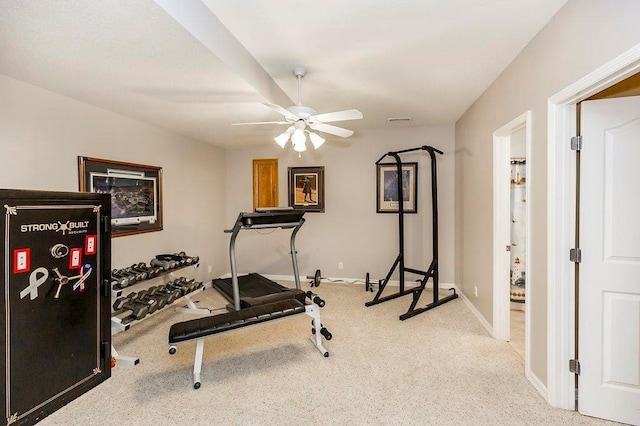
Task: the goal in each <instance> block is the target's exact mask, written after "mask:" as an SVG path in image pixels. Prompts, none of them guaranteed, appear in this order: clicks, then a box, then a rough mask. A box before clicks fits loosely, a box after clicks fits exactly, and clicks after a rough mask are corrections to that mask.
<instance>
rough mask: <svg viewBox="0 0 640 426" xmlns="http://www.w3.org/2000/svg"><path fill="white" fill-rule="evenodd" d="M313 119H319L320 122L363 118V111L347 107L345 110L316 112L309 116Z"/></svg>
mask: <svg viewBox="0 0 640 426" xmlns="http://www.w3.org/2000/svg"><path fill="white" fill-rule="evenodd" d="M309 119H310V120H312V121H319V122H320V123H331V122H334V121H345V120H361V119H362V113H361V112H360V111H358V110H357V109H347V110H344V111H336V112H327V113H325V114H316V115H312V116H311V117H309Z"/></svg>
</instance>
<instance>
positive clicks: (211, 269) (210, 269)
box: [207, 265, 213, 273]
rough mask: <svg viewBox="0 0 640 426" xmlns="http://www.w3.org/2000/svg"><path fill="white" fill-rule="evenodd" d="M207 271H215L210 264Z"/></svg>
mask: <svg viewBox="0 0 640 426" xmlns="http://www.w3.org/2000/svg"><path fill="white" fill-rule="evenodd" d="M207 271H209V273H211V272H213V266H211V265H209V267H208V268H207Z"/></svg>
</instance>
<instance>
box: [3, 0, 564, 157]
mask: <svg viewBox="0 0 640 426" xmlns="http://www.w3.org/2000/svg"><path fill="white" fill-rule="evenodd" d="M564 3H566V0H535V1H532V0H396V1H389V0H386V1H382V0H349V1H344V0H324V1H321V2H302V1H300V0H271V1H265V0H242V1H222V0H202V1H201V0H156V1H153V0H135V1H131V0H107V1H105V0H65V1H64V2H58V1H56V2H54V1H43V0H28V1H27V0H2V1H0V74H4V75H7V76H9V77H12V78H15V79H18V80H22V81H25V82H28V83H31V84H34V85H36V86H40V87H43V88H45V89H48V90H52V91H54V92H58V93H60V94H63V95H66V96H69V97H72V98H75V99H78V100H80V101H83V102H87V103H89V104H92V105H96V106H98V107H102V108H105V109H108V110H111V111H115V112H117V113H120V114H123V115H126V116H130V117H133V118H136V119H139V120H142V121H145V122H148V123H151V124H155V125H157V126H160V127H162V128H166V129H169V130H172V131H175V132H176V133H179V134H183V135H186V136H189V137H192V138H195V139H198V140H202V141H205V142H209V143H212V144H214V145H217V146H221V147H226V148H234V147H244V146H248V145H259V144H266V143H273V142H272V139H271V138H272V137H273V136H275V135H277V134H278V133H280V131H282V130H284V128H285V127H283V126H231V123H235V122H246V121H275V120H280V119H281V116H279V115H278V114H277V113H275V112H274V111H272V110H270V109H268V108H267V107H265V106H263V105H262V104H261V102H264V101H270V102H274V103H278V104H281V105H282V106H289V105H292V104H293V103H294V101H296V100H297V96H298V95H297V83H296V80H295V78H294V77H293V74H292V73H291V70H292V69H293V67H295V66H304V67H306V68H307V75H306V77H305V78H304V79H303V82H302V101H303V103H304V104H305V105H307V106H311V107H313V108H314V109H316V110H317V111H318V112H319V113H324V112H330V111H337V110H344V109H350V108H356V109H359V110H360V111H362V112H363V114H364V117H365V118H364V120H360V121H352V122H342V123H339V125H341V126H342V127H346V128H350V129H353V130H356V134H355V135H354V136H353V138H354V141H357V139H358V130H362V129H365V128H375V127H385V126H398V125H402V126H407V125H411V126H421V125H432V124H442V123H452V122H454V121H455V120H457V119H458V118H459V117H460V116H461V115H462V114H463V113H464V111H465V110H466V109H467V108H468V107H469V106H470V105H471V104H472V103H473V102H474V101H475V100H476V99H477V98H478V96H480V94H482V92H483V91H484V90H485V89H486V88H487V87H488V86H489V85H490V84H491V82H492V81H493V80H494V79H495V78H496V77H497V76H498V75H499V74H500V72H502V70H503V69H504V68H505V67H506V66H507V65H508V64H509V63H510V62H511V61H512V60H513V59H514V58H515V56H516V55H517V54H518V53H519V52H520V51H521V50H522V49H523V48H524V46H525V45H526V44H527V43H528V42H529V41H530V40H531V39H532V38H533V37H534V36H535V34H536V33H537V32H538V31H539V30H540V29H542V27H543V26H544V25H545V24H546V22H548V21H549V19H551V17H552V16H553V15H554V14H555V13H556V12H557V11H558V10H559V8H560V7H562V6H563V5H564ZM402 116H410V117H413V121H412V122H410V123H408V124H407V123H402V124H390V123H389V122H388V121H387V118H389V117H402ZM327 140H328V141H329V143H331V141H332V140H335V137H328V138H327Z"/></svg>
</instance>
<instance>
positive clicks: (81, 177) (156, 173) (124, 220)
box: [78, 157, 162, 237]
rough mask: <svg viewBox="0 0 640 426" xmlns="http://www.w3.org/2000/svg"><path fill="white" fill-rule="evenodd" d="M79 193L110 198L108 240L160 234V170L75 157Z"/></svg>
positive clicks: (139, 165)
mask: <svg viewBox="0 0 640 426" xmlns="http://www.w3.org/2000/svg"><path fill="white" fill-rule="evenodd" d="M78 182H79V189H80V191H81V192H96V193H101V194H110V195H111V236H112V237H122V236H125V235H134V234H141V233H144V232H154V231H162V168H161V167H155V166H145V165H142V164H134V163H125V162H122V161H111V160H104V159H101V158H90V157H78Z"/></svg>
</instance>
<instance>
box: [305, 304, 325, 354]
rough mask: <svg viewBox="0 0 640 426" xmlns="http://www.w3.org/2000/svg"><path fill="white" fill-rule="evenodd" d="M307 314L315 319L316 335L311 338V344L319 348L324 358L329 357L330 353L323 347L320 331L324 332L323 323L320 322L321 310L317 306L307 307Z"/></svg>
mask: <svg viewBox="0 0 640 426" xmlns="http://www.w3.org/2000/svg"><path fill="white" fill-rule="evenodd" d="M305 313H306V314H307V315H309V316H310V317H311V318H313V328H314V329H315V331H316V332H315V333H314V335H313V336H309V340H311V343H313V345H314V346H315V347H316V348H318V350H319V351H320V353H321V354H322V355H323V356H324V357H328V356H329V351H328V350H326V349H325V347H324V346H322V334H320V330H322V322H321V321H320V308H319V307H318V306H317V305H316V304H313V305H307V306H305Z"/></svg>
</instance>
